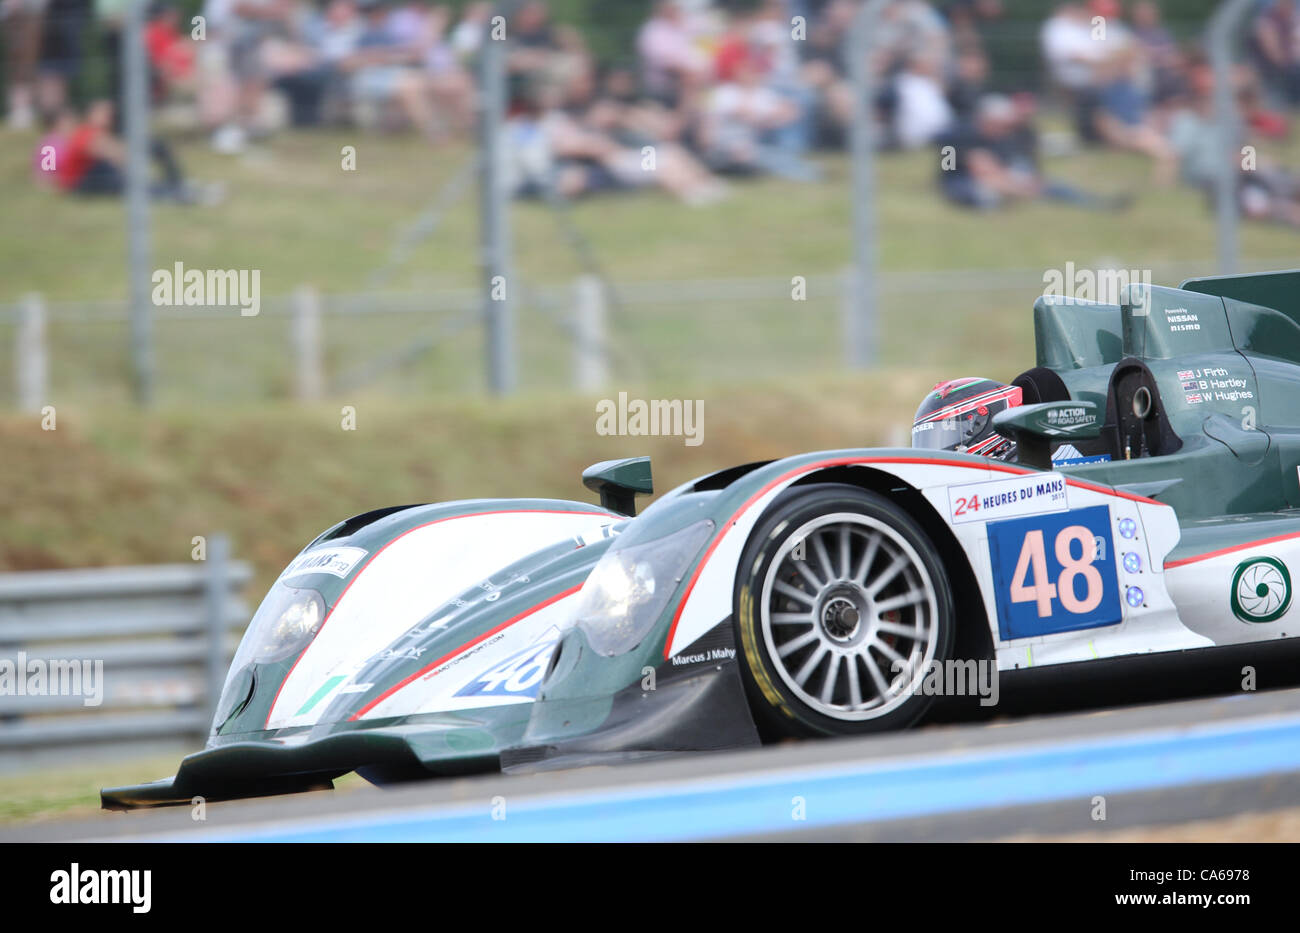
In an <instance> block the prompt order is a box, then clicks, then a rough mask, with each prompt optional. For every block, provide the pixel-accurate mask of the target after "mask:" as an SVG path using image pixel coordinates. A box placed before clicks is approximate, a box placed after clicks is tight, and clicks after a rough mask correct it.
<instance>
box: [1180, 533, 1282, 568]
mask: <svg viewBox="0 0 1300 933" xmlns="http://www.w3.org/2000/svg"><path fill="white" fill-rule="evenodd" d="M1293 538H1300V531H1297V532H1292V533H1291V534H1289V535H1274V536H1273V537H1271V538H1260V539H1259V540H1258V541H1247V542H1246V543H1245V544H1234V545H1232V547H1224V548H1219V549H1218V550H1217V551H1206V552H1205V553H1204V554H1196V555H1194V556H1192V557H1180V558H1179V559H1178V560H1171V561H1167V562H1166V563H1165V569H1166V570H1170V569H1172V568H1174V567H1181V566H1183V565H1184V564H1195V563H1197V562H1198V561H1203V560H1209V559H1210V558H1211V557H1222V556H1223V555H1224V554H1234V553H1236V552H1237V551H1246V550H1249V549H1250V548H1253V547H1262V546H1263V545H1265V544H1276V543H1277V542H1279V541H1290V540H1291V539H1293Z"/></svg>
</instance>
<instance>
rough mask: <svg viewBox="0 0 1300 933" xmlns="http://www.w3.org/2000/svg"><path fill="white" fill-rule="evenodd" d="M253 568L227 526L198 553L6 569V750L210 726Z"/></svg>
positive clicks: (188, 733) (1, 728) (2, 681)
mask: <svg viewBox="0 0 1300 933" xmlns="http://www.w3.org/2000/svg"><path fill="white" fill-rule="evenodd" d="M251 577H252V571H251V569H250V568H249V566H248V565H247V564H245V563H242V562H237V561H231V560H230V559H229V544H228V543H227V542H226V539H225V538H224V537H221V536H212V537H210V538H209V539H208V542H207V559H206V560H204V561H202V562H197V561H196V562H195V563H193V564H165V565H159V566H145V567H109V568H103V569H86V570H49V571H35V572H23V573H9V574H3V575H0V752H3V753H14V752H21V751H24V750H33V749H37V748H49V747H52V746H57V745H68V746H83V745H85V744H87V743H94V742H110V741H130V740H136V739H150V740H154V739H185V740H193V739H194V738H195V737H200V738H202V737H206V735H207V732H208V728H209V725H210V724H211V721H212V715H213V711H214V709H215V706H216V700H217V697H218V695H219V693H220V690H221V686H222V683H223V680H224V678H225V674H226V668H227V666H228V665H229V663H230V659H231V658H232V657H233V655H234V651H235V647H236V646H237V644H238V641H239V634H240V633H241V632H242V630H243V628H244V626H245V625H246V624H247V622H248V619H249V608H248V606H247V605H246V604H245V602H244V600H243V599H242V598H241V596H240V591H241V590H242V589H243V587H244V585H245V584H246V583H247V582H248V581H249V580H250V579H251Z"/></svg>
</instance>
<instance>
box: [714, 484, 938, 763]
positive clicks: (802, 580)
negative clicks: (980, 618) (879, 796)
mask: <svg viewBox="0 0 1300 933" xmlns="http://www.w3.org/2000/svg"><path fill="white" fill-rule="evenodd" d="M734 609H735V611H734V615H733V624H734V626H735V634H736V644H737V645H738V646H739V647H740V652H739V654H740V657H741V664H740V668H741V672H742V676H743V678H744V681H745V689H746V692H747V693H748V695H749V700H750V706H751V708H752V709H753V711H754V719H755V722H756V723H757V725H758V727H759V732H760V734H761V735H762V736H763V738H764V739H767V740H773V739H778V738H782V737H789V736H813V735H861V734H864V733H871V732H884V731H888V730H894V729H902V728H905V727H907V726H909V725H911V724H913V723H914V722H916V720H917V719H918V718H919V717H920V716H921V715H922V714H923V713H924V712H925V710H926V708H927V707H928V706H929V705H930V703H931V702H932V701H933V699H934V697H933V696H930V695H927V693H926V691H924V690H922V689H918V687H919V686H920V685H921V684H922V683H923V681H924V679H925V676H926V672H927V671H929V670H931V669H932V667H933V665H934V664H935V663H939V664H942V663H943V662H944V661H945V660H947V659H948V658H949V657H950V655H951V653H952V650H953V638H954V628H955V620H954V615H955V614H954V609H953V599H952V591H951V588H950V585H949V581H948V575H947V574H946V573H945V571H944V567H943V564H942V562H941V561H940V559H939V556H938V554H937V552H936V550H935V547H934V545H933V544H932V543H931V541H930V539H929V538H928V537H927V536H926V534H925V532H924V531H922V529H921V527H920V526H919V525H918V524H917V523H916V521H914V520H913V519H912V518H911V517H910V516H909V515H908V514H907V513H906V512H904V511H903V510H902V509H901V508H899V507H898V506H897V505H895V504H894V503H893V502H891V501H890V500H889V499H887V498H885V497H884V496H881V495H878V494H876V493H872V492H868V491H866V490H863V489H860V488H858V487H856V486H849V485H840V484H820V485H813V486H799V487H795V488H793V489H789V490H787V491H786V492H784V493H783V494H782V495H781V496H780V497H778V498H777V500H776V501H775V502H774V503H773V506H772V508H771V509H770V510H769V513H768V515H767V516H766V517H764V518H763V519H762V520H761V521H760V522H759V524H758V526H757V527H756V528H755V529H754V532H753V534H752V535H751V536H750V539H749V541H748V543H747V544H746V546H745V550H744V553H743V554H742V557H741V563H740V567H739V569H738V572H737V575H736V592H735V606H734Z"/></svg>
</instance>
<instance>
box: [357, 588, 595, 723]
mask: <svg viewBox="0 0 1300 933" xmlns="http://www.w3.org/2000/svg"><path fill="white" fill-rule="evenodd" d="M580 589H582V584H581V583H579V584H578V585H577V586H572V587H570V588H569V589H567V590H565V591H564V592H562V593H556V594H555V595H554V596H552V597H550V598H549V599H544V600H542V601H541V602H540V603H538V604H537V605H536V606H533V607H532V608H530V609H525V610H524V611H523V612H521V613H519V615H517V616H515V617H514V618H511V619H507V620H506V621H504V622H502V623H501V624H500V625H498V626H497V627H496V628H491V629H488V630H487V631H486V632H484V633H483V634H482V635H479V636H478V637H477V638H474V639H471V640H470V641H467V642H465V644H463V645H461V646H460V647H459V648H456V649H454V650H452V651H449V652H447V653H446V654H444V655H443V656H442V657H440V658H439V659H438V660H436V661H434V662H433V663H431V664H429V665H427V666H426V667H422V668H420V669H419V670H418V671H416V672H415V673H414V674H411V675H410V676H409V677H406V678H405V679H403V680H401V681H399V682H398V683H396V684H394V685H393V686H391V687H389V688H388V689H387V690H385V691H384V692H383V693H381V694H380V695H379V696H377V697H375V699H373V700H371V701H370V702H369V703H367V704H366V705H365V706H363V707H361V709H359V710H357V711H356V712H355V713H353V714H352V715H351V716H349V717H348V721H349V722H355V721H356V720H358V719H360V718H361V717H362V716H364V715H365V714H366V713H368V712H370V711H371V710H372V709H374V708H375V707H376V706H378V705H379V704H380V703H382V702H384V701H385V700H387V699H388V698H389V697H391V696H392V695H393V694H394V693H396V692H397V691H398V690H401V689H402V688H403V687H405V686H408V685H409V684H412V683H414V682H415V681H417V680H419V679H420V678H421V677H423V676H424V675H425V674H427V673H429V671H432V670H434V669H436V668H437V667H439V666H441V665H443V664H446V663H447V662H448V661H450V660H451V659H452V658H454V657H456V655H458V654H462V653H464V652H466V651H468V650H469V649H470V648H473V647H474V646H475V645H477V644H478V643H479V642H481V641H483V640H484V639H488V638H491V637H492V636H493V635H495V634H496V633H497V632H502V631H505V630H506V629H508V628H509V627H510V626H512V625H514V624H515V623H516V622H518V621H520V620H521V619H526V618H528V617H529V616H530V615H532V614H533V613H535V612H540V611H541V610H543V609H545V608H546V607H547V606H549V605H551V604H552V603H558V602H559V601H560V600H562V599H564V598H565V597H568V596H572V595H573V594H574V593H576V592H578V590H580Z"/></svg>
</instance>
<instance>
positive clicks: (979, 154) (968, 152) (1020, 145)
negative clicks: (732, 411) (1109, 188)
mask: <svg viewBox="0 0 1300 933" xmlns="http://www.w3.org/2000/svg"><path fill="white" fill-rule="evenodd" d="M1031 116H1032V105H1031V102H1030V101H1029V99H1028V98H1025V99H1023V100H1022V102H1021V103H1020V104H1017V103H1016V102H1015V101H1013V100H1011V99H1010V98H1008V97H1004V96H1002V95H1000V94H990V95H988V96H986V97H984V98H983V99H981V100H980V102H979V104H978V105H977V107H976V110H975V119H974V120H973V121H972V122H971V123H965V124H961V125H959V126H957V128H956V129H955V130H953V132H952V133H950V134H948V135H947V136H945V137H943V138H941V140H940V147H941V148H940V160H939V161H940V171H939V187H940V190H941V191H942V192H943V195H944V197H945V198H947V199H948V200H949V201H951V202H952V203H953V204H957V205H960V206H962V207H972V208H976V209H980V210H989V209H993V208H998V207H1004V206H1006V205H1009V204H1014V203H1017V202H1020V201H1030V200H1036V199H1039V198H1045V199H1048V200H1053V201H1061V202H1064V203H1067V204H1073V205H1076V206H1079V207H1089V208H1108V209H1119V208H1122V207H1125V206H1127V204H1128V203H1129V200H1130V199H1129V198H1128V197H1126V196H1120V197H1105V196H1100V195H1094V194H1090V193H1088V192H1085V191H1081V190H1079V189H1078V188H1074V187H1072V186H1070V185H1066V184H1063V183H1061V182H1057V181H1051V180H1049V179H1046V178H1044V177H1043V174H1042V172H1041V171H1040V169H1039V167H1038V159H1037V151H1036V145H1035V140H1036V137H1035V134H1034V132H1033V126H1032V123H1031V122H1030V118H1031ZM949 147H951V148H949Z"/></svg>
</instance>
